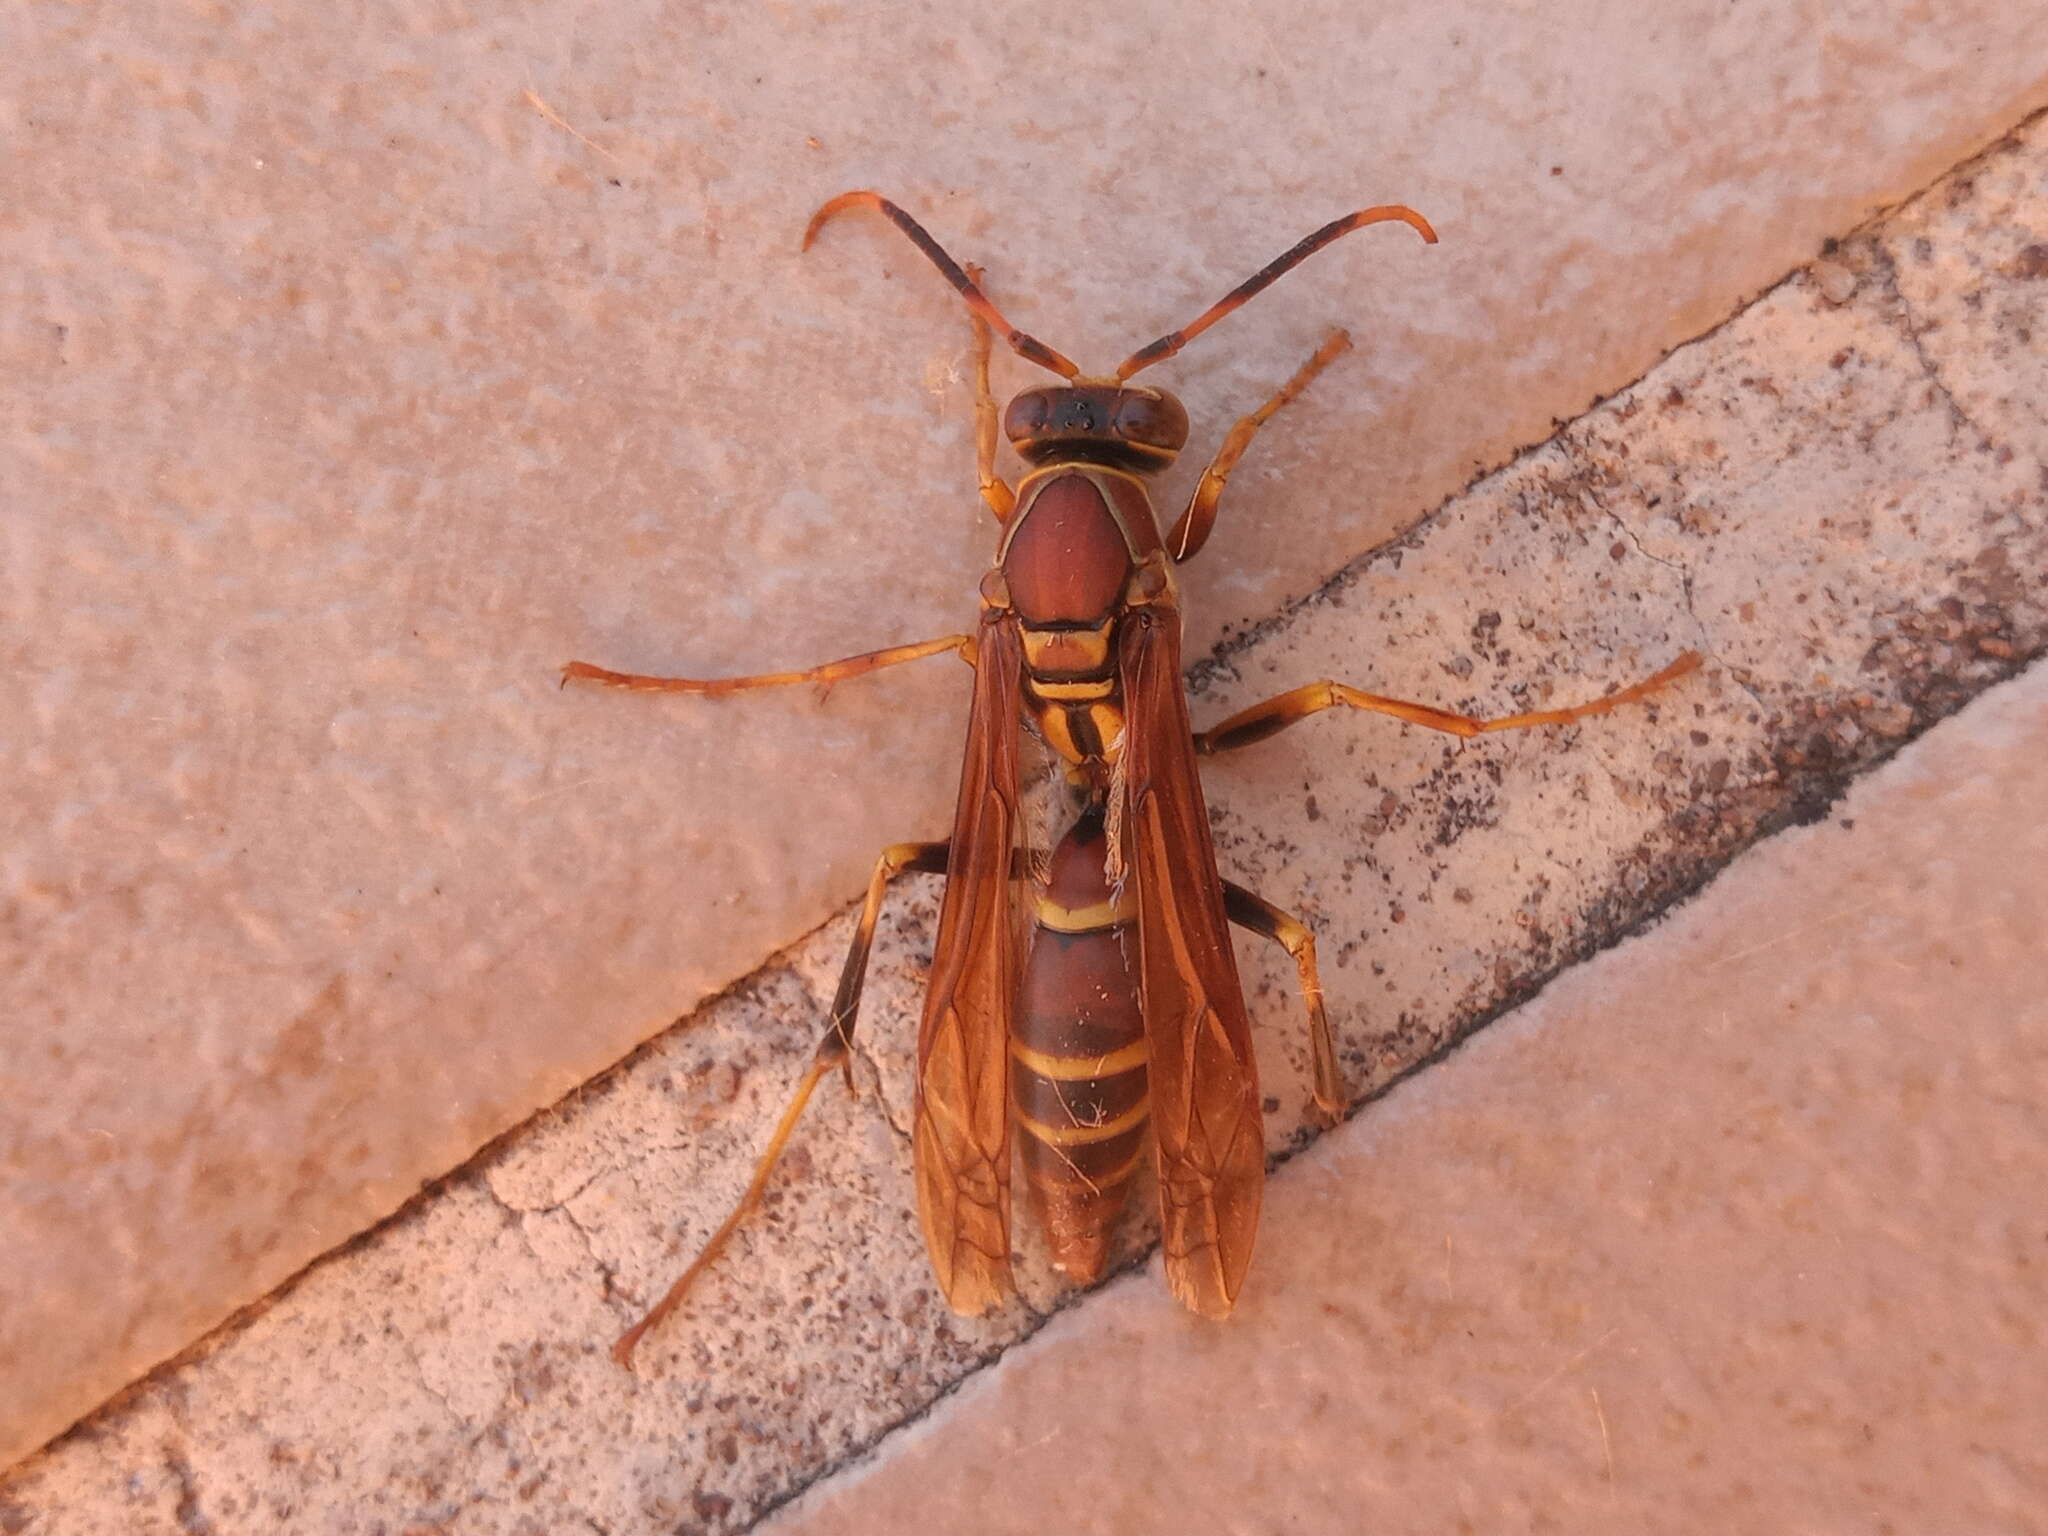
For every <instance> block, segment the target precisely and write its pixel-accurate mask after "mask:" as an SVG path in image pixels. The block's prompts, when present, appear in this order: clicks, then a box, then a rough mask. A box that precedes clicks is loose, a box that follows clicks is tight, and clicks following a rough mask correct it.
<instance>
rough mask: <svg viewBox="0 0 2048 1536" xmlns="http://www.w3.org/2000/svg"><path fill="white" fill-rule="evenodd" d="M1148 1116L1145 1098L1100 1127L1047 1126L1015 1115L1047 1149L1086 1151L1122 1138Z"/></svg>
mask: <svg viewBox="0 0 2048 1536" xmlns="http://www.w3.org/2000/svg"><path fill="white" fill-rule="evenodd" d="M1151 1113H1152V1101H1151V1100H1150V1099H1149V1098H1146V1099H1140V1100H1139V1101H1138V1102H1137V1103H1136V1104H1133V1105H1132V1106H1131V1107H1130V1108H1129V1109H1127V1110H1125V1111H1124V1112H1123V1113H1122V1114H1120V1115H1118V1116H1117V1117H1116V1118H1115V1119H1114V1120H1105V1121H1103V1122H1102V1124H1100V1125H1046V1124H1044V1123H1043V1122H1041V1121H1037V1120H1034V1119H1032V1118H1031V1117H1030V1116H1029V1115H1027V1114H1023V1113H1019V1114H1018V1115H1017V1123H1018V1124H1019V1125H1021V1126H1023V1127H1024V1129H1025V1130H1027V1131H1029V1132H1030V1133H1031V1134H1032V1135H1034V1136H1036V1137H1037V1138H1038V1139H1039V1140H1040V1141H1042V1142H1044V1143H1045V1144H1046V1145H1047V1146H1049V1147H1085V1146H1088V1145H1090V1144H1091V1143H1093V1142H1098V1141H1108V1140H1109V1139H1110V1138H1112V1137H1115V1136H1121V1135H1123V1133H1124V1132H1125V1131H1128V1130H1129V1129H1130V1128H1131V1127H1132V1126H1134V1125H1141V1124H1143V1123H1144V1120H1145V1117H1146V1116H1147V1115H1149V1114H1151Z"/></svg>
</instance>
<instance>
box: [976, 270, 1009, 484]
mask: <svg viewBox="0 0 2048 1536" xmlns="http://www.w3.org/2000/svg"><path fill="white" fill-rule="evenodd" d="M967 276H968V280H969V281H971V282H973V283H974V284H975V285H976V286H977V287H979V286H980V284H981V277H982V272H981V268H979V267H977V266H971V265H970V266H969V267H968V268H967ZM967 318H968V322H969V323H970V324H971V325H972V326H973V327H974V460H975V470H976V472H977V473H978V474H979V475H980V476H981V499H982V500H983V501H985V502H987V503H988V509H989V511H991V512H993V513H995V515H996V521H997V522H999V523H1007V522H1008V521H1009V520H1010V514H1011V513H1012V512H1014V511H1016V510H1017V493H1016V492H1015V491H1013V490H1011V489H1010V485H1009V482H1008V481H1006V480H1004V479H1003V477H1002V476H1001V475H999V474H997V473H996V397H995V396H994V395H992V394H990V393H989V388H988V355H989V351H990V349H991V348H992V347H993V346H994V345H995V337H994V335H993V333H991V332H990V330H989V328H988V322H987V321H986V320H984V319H982V318H981V316H980V315H978V314H975V313H973V312H972V311H970V312H969V313H968V317H967Z"/></svg>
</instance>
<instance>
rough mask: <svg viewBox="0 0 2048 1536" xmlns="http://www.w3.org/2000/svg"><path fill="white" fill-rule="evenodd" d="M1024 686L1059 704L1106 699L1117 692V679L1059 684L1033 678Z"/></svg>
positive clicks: (1091, 679)
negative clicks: (1066, 701)
mask: <svg viewBox="0 0 2048 1536" xmlns="http://www.w3.org/2000/svg"><path fill="white" fill-rule="evenodd" d="M1024 686H1025V687H1027V688H1029V689H1030V690H1031V691H1032V692H1033V693H1035V694H1037V695H1038V697H1039V698H1041V699H1046V700H1048V701H1051V702H1056V703H1057V702H1062V701H1065V700H1068V699H1106V698H1108V697H1109V696H1110V695H1111V694H1112V693H1115V692H1116V679H1115V678H1113V677H1097V678H1089V679H1087V680H1085V681H1082V682H1078V683H1059V682H1053V681H1051V680H1049V679H1047V678H1043V677H1032V678H1026V679H1025V682H1024Z"/></svg>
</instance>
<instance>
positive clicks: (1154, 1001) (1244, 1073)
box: [1119, 602, 1266, 1317]
mask: <svg viewBox="0 0 2048 1536" xmlns="http://www.w3.org/2000/svg"><path fill="white" fill-rule="evenodd" d="M1120 646H1121V650H1120V656H1119V665H1120V669H1121V673H1122V678H1123V692H1124V712H1125V725H1124V749H1123V750H1124V758H1123V773H1124V779H1125V784H1126V797H1127V810H1126V813H1125V820H1124V835H1125V838H1126V841H1127V846H1128V855H1127V857H1128V859H1129V861H1130V865H1131V868H1132V871H1133V874H1134V876H1135V878H1136V881H1137V888H1138V934H1139V946H1138V947H1139V954H1140V986H1141V989H1142V991H1143V994H1144V1002H1145V1033H1146V1036H1147V1038H1148V1040H1149V1041H1150V1043H1151V1061H1152V1068H1151V1070H1152V1126H1153V1134H1154V1137H1155V1141H1156V1146H1157V1150H1158V1158H1159V1218H1160V1229H1161V1231H1160V1237H1161V1246H1162V1248H1163V1250H1164V1253H1165V1260H1166V1278H1167V1282H1168V1284H1169V1285H1171V1286H1172V1288H1173V1293H1174V1295H1176V1296H1177V1297H1179V1298H1180V1300H1181V1301H1182V1302H1183V1303H1184V1304H1185V1305H1186V1306H1188V1307H1189V1308H1191V1309H1193V1310H1194V1311H1196V1312H1199V1313H1201V1314H1203V1315H1204V1316H1206V1317H1223V1316H1227V1315H1228V1314H1229V1312H1230V1310H1231V1308H1232V1307H1233V1306H1234V1305H1235V1304H1236V1302H1237V1293H1238V1290H1239V1288H1240V1287H1241V1286H1242V1285H1243V1283H1244V1273H1245V1269H1246V1267H1247V1266H1248V1265H1249V1264H1250V1263H1251V1256H1252V1242H1253V1238H1254V1237H1255V1235H1256V1233H1257V1230H1258V1224H1259V1200H1260V1196H1261V1193H1262V1191H1263V1189H1264V1186H1265V1177H1266V1144H1265V1131H1264V1126H1263V1124H1262V1120H1261V1114H1260V1105H1259V1084H1258V1070H1257V1067H1256V1065H1255V1064H1254V1062H1253V1059H1252V1047H1251V1025H1250V1021H1249V1020H1248V1019H1247V1017H1246V1015H1245V1008H1244V990H1243V987H1242V984H1241V983H1240V982H1239V980H1238V976H1237V960H1236V957H1235V956H1234V955H1233V954H1232V953H1231V948H1230V933H1229V929H1228V927H1227V924H1226V920H1225V917H1224V913H1223V887H1222V881H1221V878H1220V877H1219V876H1218V874H1217V872H1216V852H1215V846H1214V844H1213V843H1212V841H1211V840H1210V836H1209V815H1208V810H1207V808H1206V807H1205V806H1204V804H1203V802H1202V786H1201V781H1200V779H1199V778H1197V776H1196V773H1195V755H1194V747H1193V737H1192V734H1191V729H1190V726H1189V724H1188V711H1187V696H1186V694H1185V692H1184V691H1183V688H1182V684H1181V660H1180V614H1179V611H1178V609H1177V608H1175V607H1174V606H1172V605H1171V603H1170V602H1167V603H1154V604H1151V605H1148V606H1146V607H1143V608H1140V609H1138V610H1136V611H1134V612H1133V613H1132V614H1131V615H1130V616H1129V617H1127V618H1126V619H1125V620H1124V624H1123V635H1122V638H1121V641H1120Z"/></svg>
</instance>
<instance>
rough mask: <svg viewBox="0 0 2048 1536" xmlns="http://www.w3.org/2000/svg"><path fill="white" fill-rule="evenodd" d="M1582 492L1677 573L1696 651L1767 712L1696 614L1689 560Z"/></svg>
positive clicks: (1645, 552) (1572, 448) (1572, 452)
mask: <svg viewBox="0 0 2048 1536" xmlns="http://www.w3.org/2000/svg"><path fill="white" fill-rule="evenodd" d="M1563 446H1564V451H1565V454H1566V456H1567V458H1572V457H1575V456H1576V452H1577V445H1576V444H1574V443H1572V442H1571V441H1570V440H1569V439H1566V440H1565V441H1564V443H1563ZM1586 495H1587V496H1588V497H1589V498H1590V499H1591V501H1592V503H1593V506H1594V509H1595V510H1596V511H1598V512H1600V513H1601V514H1603V515H1604V516H1606V517H1607V518H1608V519H1609V520H1611V521H1612V522H1613V524H1614V526H1615V527H1616V528H1619V529H1620V530H1621V534H1622V537H1623V538H1625V539H1627V540H1628V542H1629V544H1630V545H1631V546H1632V547H1633V548H1634V549H1635V552H1636V553H1637V554H1639V555H1641V556H1642V557H1643V558H1644V559H1645V560H1649V561H1652V562H1653V563H1655V564H1657V565H1661V566H1663V567H1664V568H1665V569H1666V570H1671V571H1676V572H1677V573H1678V587H1679V595H1680V596H1681V598H1682V599H1683V600H1684V603H1685V616H1686V618H1687V619H1688V620H1690V621H1691V623H1692V627H1693V631H1694V633H1695V634H1697V635H1698V636H1699V649H1700V653H1701V654H1702V655H1704V656H1705V657H1706V658H1707V659H1708V660H1709V661H1711V662H1713V664H1714V666H1715V667H1716V668H1717V669H1718V670H1719V671H1720V672H1721V674H1722V675H1723V676H1724V677H1726V678H1727V679H1728V680H1729V681H1730V682H1732V683H1734V684H1735V686H1736V687H1738V688H1740V689H1741V690H1742V691H1743V692H1744V693H1746V694H1748V695H1749V697H1750V699H1751V700H1752V701H1753V702H1754V703H1755V704H1756V706H1757V707H1758V708H1759V709H1762V710H1765V711H1766V712H1768V711H1769V710H1770V705H1768V704H1766V703H1765V702H1764V696H1763V695H1762V694H1761V693H1759V692H1757V690H1756V687H1755V685H1754V684H1752V683H1751V682H1750V680H1749V676H1748V673H1747V672H1746V670H1745V669H1743V668H1741V667H1738V666H1736V665H1735V664H1734V663H1733V662H1731V661H1729V660H1728V659H1727V658H1726V657H1725V656H1723V655H1722V654H1721V653H1720V651H1719V650H1718V649H1717V648H1716V647H1715V645H1714V635H1713V631H1712V630H1710V629H1708V628H1707V622H1706V620H1705V619H1703V618H1701V617H1700V611H1699V607H1698V605H1697V604H1696V602H1695V601H1694V597H1693V570H1692V565H1691V562H1689V561H1686V560H1682V559H1677V558H1674V557H1667V556H1664V555H1658V554H1653V553H1651V551H1650V549H1649V547H1648V546H1647V545H1645V544H1644V543H1643V539H1642V535H1641V534H1639V533H1637V532H1636V530H1635V529H1634V527H1632V526H1631V525H1630V523H1629V521H1628V519H1627V518H1625V517H1623V516H1622V515H1621V514H1620V513H1619V512H1617V511H1615V510H1614V509H1613V508H1612V507H1610V506H1608V505H1607V503H1606V501H1605V500H1604V499H1603V498H1602V497H1601V496H1600V495H1599V493H1598V492H1595V491H1588V492H1587V493H1586Z"/></svg>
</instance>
